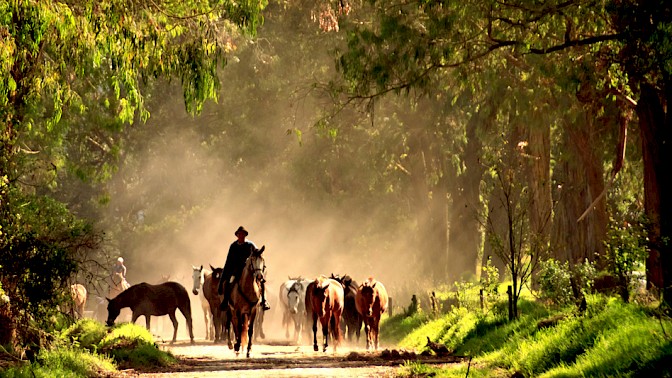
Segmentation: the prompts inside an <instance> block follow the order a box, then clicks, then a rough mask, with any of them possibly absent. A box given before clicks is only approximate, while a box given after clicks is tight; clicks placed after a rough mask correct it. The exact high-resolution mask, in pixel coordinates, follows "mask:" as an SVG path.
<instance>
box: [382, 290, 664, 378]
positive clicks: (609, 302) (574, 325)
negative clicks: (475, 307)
mask: <svg viewBox="0 0 672 378" xmlns="http://www.w3.org/2000/svg"><path fill="white" fill-rule="evenodd" d="M519 309H520V311H521V315H520V317H519V319H517V320H514V321H510V322H509V321H508V320H507V319H506V317H504V316H502V315H501V311H500V312H497V311H495V312H494V313H499V314H500V315H494V314H493V313H490V314H488V315H482V314H476V313H474V312H468V311H466V310H462V309H461V310H453V311H451V312H450V313H448V314H445V315H443V316H442V317H440V318H438V319H428V318H424V319H419V318H417V317H416V318H414V319H411V320H409V321H408V322H406V323H404V320H403V319H398V318H397V319H394V321H393V322H392V321H390V322H389V323H387V324H386V326H387V327H392V326H395V325H399V326H402V325H403V327H402V328H403V329H404V330H405V331H406V332H408V333H407V335H406V336H405V337H402V338H397V339H398V341H397V342H398V345H399V347H403V348H412V349H415V350H418V351H421V350H424V349H425V345H426V342H427V337H428V336H429V337H430V338H431V339H432V341H439V342H441V343H443V344H445V345H446V346H448V347H449V348H450V349H452V350H454V354H456V355H468V356H472V357H473V361H472V365H471V368H470V371H469V376H470V377H479V376H483V377H486V376H488V377H490V376H495V377H498V376H502V377H504V376H510V374H511V373H512V372H513V371H520V372H522V373H523V374H524V375H525V376H528V377H531V376H533V377H577V376H590V377H647V376H657V377H672V321H670V320H669V319H666V320H659V319H657V318H656V317H654V316H652V315H651V314H650V313H649V311H647V310H646V309H645V308H642V307H638V306H636V305H631V304H624V303H623V302H621V301H620V300H619V299H616V298H607V297H603V296H589V298H588V310H587V311H586V314H585V315H582V316H577V315H575V314H574V313H573V309H572V308H568V309H563V310H556V311H554V312H550V311H548V310H547V309H546V308H545V307H543V306H541V305H539V304H537V303H535V302H533V301H529V300H522V301H521V302H520V303H519ZM551 317H557V318H558V319H560V320H559V321H558V322H557V323H556V324H555V325H554V326H552V327H549V328H544V329H538V327H537V323H538V322H539V321H540V320H542V319H548V318H551ZM391 320H392V319H391ZM411 325H413V329H410V330H409V329H408V328H409V327H410V326H411ZM382 329H384V328H383V327H382V326H381V331H382ZM385 332H386V333H385V334H386V335H396V333H397V331H393V330H386V331H385ZM381 335H382V333H381ZM400 374H401V375H408V376H414V375H421V376H422V375H425V376H426V375H433V376H437V377H457V376H462V377H463V376H465V374H466V365H465V364H459V365H457V366H455V367H453V368H447V369H439V368H436V367H431V366H424V365H422V364H408V365H407V366H405V367H404V369H402V370H401V372H400Z"/></svg>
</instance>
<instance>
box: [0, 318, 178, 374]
mask: <svg viewBox="0 0 672 378" xmlns="http://www.w3.org/2000/svg"><path fill="white" fill-rule="evenodd" d="M175 362H176V359H175V357H174V356H173V355H172V354H170V353H168V352H165V351H161V350H160V349H159V348H158V347H157V346H156V344H155V343H154V340H153V338H152V335H151V334H150V333H149V332H148V331H147V330H146V329H145V328H144V327H141V326H138V325H135V324H130V323H123V324H119V325H116V326H115V327H113V328H111V329H108V328H107V327H105V326H104V325H103V324H102V323H100V322H96V321H94V320H91V319H82V320H80V321H78V322H77V323H75V324H73V325H72V326H70V327H68V328H67V329H65V330H63V331H60V332H57V333H56V339H55V340H54V342H53V345H51V347H49V348H43V349H42V350H41V351H40V352H39V354H38V355H37V356H36V358H35V359H34V361H32V362H30V363H27V364H20V365H15V366H13V367H10V368H8V369H5V370H0V378H24V377H26V378H28V377H114V376H115V375H117V373H118V369H136V370H137V369H142V370H147V369H149V370H151V369H152V368H161V367H166V366H170V365H171V364H174V363H175Z"/></svg>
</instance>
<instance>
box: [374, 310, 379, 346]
mask: <svg viewBox="0 0 672 378" xmlns="http://www.w3.org/2000/svg"><path fill="white" fill-rule="evenodd" d="M379 331H380V319H379V318H378V319H373V336H374V337H375V340H374V342H375V347H374V349H375V350H378V332H379Z"/></svg>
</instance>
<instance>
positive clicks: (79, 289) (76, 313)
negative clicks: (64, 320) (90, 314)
mask: <svg viewBox="0 0 672 378" xmlns="http://www.w3.org/2000/svg"><path fill="white" fill-rule="evenodd" d="M70 295H71V296H72V306H71V307H70V315H71V316H72V317H73V318H75V319H81V318H82V317H84V306H86V295H87V292H86V288H85V287H84V285H82V284H72V285H70Z"/></svg>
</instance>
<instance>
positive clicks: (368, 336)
mask: <svg viewBox="0 0 672 378" xmlns="http://www.w3.org/2000/svg"><path fill="white" fill-rule="evenodd" d="M364 333H365V334H366V350H369V345H370V343H371V326H370V325H369V319H368V318H366V319H364Z"/></svg>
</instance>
